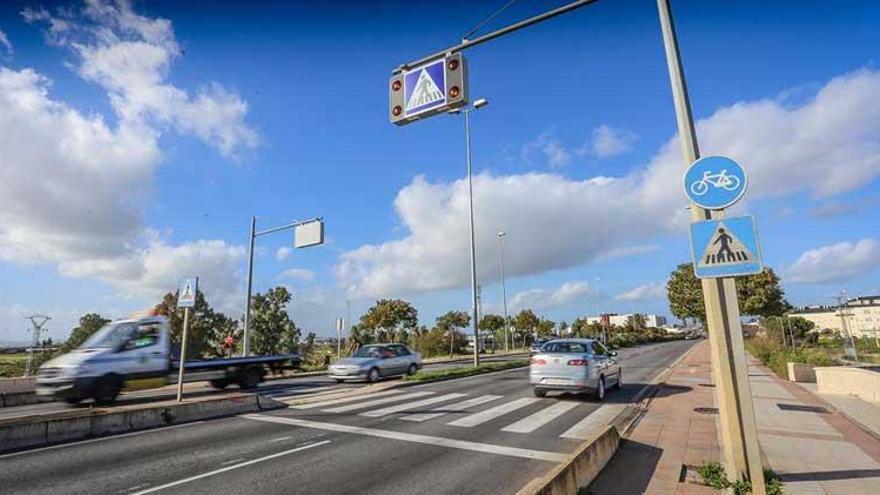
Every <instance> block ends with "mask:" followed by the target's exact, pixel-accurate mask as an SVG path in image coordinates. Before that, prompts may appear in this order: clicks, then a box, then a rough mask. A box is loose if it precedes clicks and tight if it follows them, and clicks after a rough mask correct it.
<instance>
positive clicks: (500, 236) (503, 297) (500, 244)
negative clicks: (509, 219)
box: [498, 232, 510, 352]
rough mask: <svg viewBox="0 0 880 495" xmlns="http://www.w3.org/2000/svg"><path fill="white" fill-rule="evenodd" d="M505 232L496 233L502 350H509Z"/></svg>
mask: <svg viewBox="0 0 880 495" xmlns="http://www.w3.org/2000/svg"><path fill="white" fill-rule="evenodd" d="M506 235H507V233H505V232H499V233H498V253H499V256H498V258H499V260H501V301H502V305H503V306H504V352H510V323H509V322H508V321H507V289H506V288H505V286H504V236H506Z"/></svg>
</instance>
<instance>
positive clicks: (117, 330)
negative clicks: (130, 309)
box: [79, 322, 135, 349]
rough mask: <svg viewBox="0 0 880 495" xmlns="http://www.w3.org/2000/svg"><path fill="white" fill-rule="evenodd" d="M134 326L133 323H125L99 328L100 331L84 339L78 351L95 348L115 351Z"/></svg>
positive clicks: (109, 324) (110, 324)
mask: <svg viewBox="0 0 880 495" xmlns="http://www.w3.org/2000/svg"><path fill="white" fill-rule="evenodd" d="M134 327H135V324H134V323H133V322H125V323H108V324H106V325H104V326H103V327H101V329H100V330H98V331H97V332H95V333H94V334H92V336H91V337H89V338H88V339H86V341H85V342H83V343H82V345H80V346H79V348H80V349H97V348H111V349H115V348H116V347H118V346H119V345H120V344H121V343H122V341H123V340H125V338H126V337H127V336H128V335H129V334H131V332H132V330H134Z"/></svg>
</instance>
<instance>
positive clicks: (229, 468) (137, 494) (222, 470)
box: [132, 440, 330, 495]
mask: <svg viewBox="0 0 880 495" xmlns="http://www.w3.org/2000/svg"><path fill="white" fill-rule="evenodd" d="M328 443H330V440H323V441H321V442H315V443H310V444H308V445H303V446H301V447H297V448H295V449H290V450H285V451H283V452H277V453H275V454H271V455H267V456H264V457H258V458H257V459H252V460H250V461H246V462H242V463H241V464H235V465H232V466H226V467H224V468H220V469H215V470H213V471H208V472H207V473H202V474H197V475H195V476H190V477H189V478H184V479H182V480H177V481H172V482H171V483H165V484H164V485H159V486H155V487H153V488H148V489H146V490H142V491H139V492H135V493H133V494H132V495H145V494H147V493H153V492H158V491H159V490H164V489H166V488H171V487H173V486H178V485H182V484H184V483H189V482H191V481H196V480H200V479H202V478H207V477H209V476H214V475H217V474H220V473H225V472H227V471H232V470H233V469H238V468H243V467H245V466H250V465H251V464H256V463H258V462H263V461H268V460H270V459H275V458H276V457H281V456H284V455H289V454H293V453H296V452H301V451H303V450H307V449H311V448H312V447H319V446H321V445H326V444H328Z"/></svg>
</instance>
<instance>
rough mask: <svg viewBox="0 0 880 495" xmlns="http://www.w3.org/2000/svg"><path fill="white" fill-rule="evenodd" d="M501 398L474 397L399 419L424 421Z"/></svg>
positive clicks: (490, 396) (492, 396) (498, 396)
mask: <svg viewBox="0 0 880 495" xmlns="http://www.w3.org/2000/svg"><path fill="white" fill-rule="evenodd" d="M501 397H502V396H500V395H481V396H480V397H475V398H473V399H468V400H464V401H461V402H456V403H455V404H449V405H448V406H440V407H438V408H436V409H431V411H432V412H426V413H417V414H407V415H406V416H402V417H401V418H400V419H405V420H407V421H426V420H429V419H434V418H437V417H440V416H443V415H444V414H446V413H451V412H461V411H467V410H468V409H469V408H471V407H474V406H479V405H480V404H485V403H487V402H492V401H493V400H497V399H500V398H501ZM433 411H437V412H433Z"/></svg>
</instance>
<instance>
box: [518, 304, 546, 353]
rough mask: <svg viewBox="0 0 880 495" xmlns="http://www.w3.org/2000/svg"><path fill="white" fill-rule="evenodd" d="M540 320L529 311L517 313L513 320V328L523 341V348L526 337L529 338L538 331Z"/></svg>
mask: <svg viewBox="0 0 880 495" xmlns="http://www.w3.org/2000/svg"><path fill="white" fill-rule="evenodd" d="M539 322H540V320H539V319H538V317H537V316H535V313H533V312H532V310H531V309H524V310H522V311H520V312H519V313H517V315H516V316H515V317H514V318H513V327H514V328H515V329H516V332H517V333H518V334H519V335H520V336H521V337H522V339H523V346H525V343H526V337H531V336H532V335H534V334H535V332H536V331H537V330H538V323H539Z"/></svg>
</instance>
